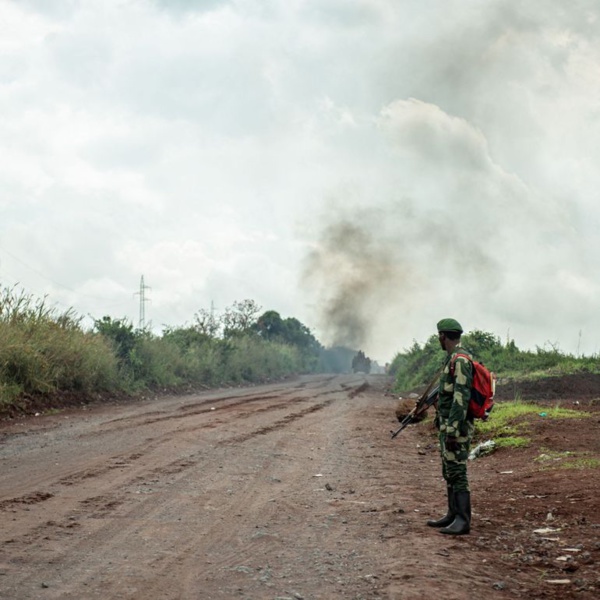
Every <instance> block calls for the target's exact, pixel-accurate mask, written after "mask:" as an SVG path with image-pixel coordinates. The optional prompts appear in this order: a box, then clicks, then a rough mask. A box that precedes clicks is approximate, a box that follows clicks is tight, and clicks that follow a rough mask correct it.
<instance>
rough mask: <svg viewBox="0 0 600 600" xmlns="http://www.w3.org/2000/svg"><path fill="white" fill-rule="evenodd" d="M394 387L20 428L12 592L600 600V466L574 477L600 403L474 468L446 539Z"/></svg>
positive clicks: (7, 567) (1, 554)
mask: <svg viewBox="0 0 600 600" xmlns="http://www.w3.org/2000/svg"><path fill="white" fill-rule="evenodd" d="M388 384H389V380H388V379H387V378H385V377H383V376H363V375H346V376H329V377H317V376H314V377H304V378H300V379H297V380H294V381H291V382H287V383H279V384H273V385H268V386H258V387H253V388H247V389H239V390H220V391H213V392H207V393H203V394H195V395H194V394H191V395H187V396H180V397H173V396H172V397H165V398H160V399H152V400H146V401H143V402H138V403H136V404H131V403H126V404H120V405H119V404H116V405H112V406H106V407H102V406H100V407H93V408H88V409H87V410H82V409H79V410H70V411H64V412H61V413H59V414H55V415H49V416H40V417H37V418H27V419H19V420H16V421H13V422H12V423H9V424H6V423H5V424H4V425H3V426H2V428H1V429H0V464H1V467H2V468H1V469H0V512H1V513H2V515H1V516H2V523H3V527H2V530H1V532H0V597H1V598H7V599H8V598H10V599H13V600H25V599H27V600H30V599H34V598H35V599H38V598H44V599H67V598H74V599H75V598H77V599H80V598H86V599H88V598H89V599H94V598H98V599H100V598H101V599H103V600H106V599H112V598H115V599H116V598H120V599H142V598H143V599H144V600H147V599H148V598H161V599H166V600H169V599H173V600H175V599H178V600H179V599H190V600H191V599H194V600H195V599H209V600H210V599H213V598H215V599H217V598H224V599H230V598H245V599H250V598H252V599H262V598H264V599H276V598H280V599H283V598H294V599H296V600H299V599H302V598H304V599H306V600H308V599H317V598H320V599H328V600H329V599H331V598H351V599H356V600H358V599H376V598H391V599H405V598H406V599H412V600H418V599H427V600H429V599H431V598H435V597H443V598H445V599H446V600H460V599H475V598H481V597H489V596H493V597H497V598H503V597H506V598H508V597H516V598H556V599H558V598H581V599H584V600H590V599H591V598H597V597H598V591H599V590H600V576H599V575H598V566H597V565H598V561H600V535H599V534H600V518H599V517H598V515H599V514H600V511H599V510H598V509H599V508H600V502H599V500H598V499H599V498H600V482H599V480H598V472H599V471H598V470H597V469H593V468H587V469H575V468H571V469H565V468H561V467H563V466H564V465H565V464H566V457H569V456H571V457H572V456H578V457H587V458H590V459H591V458H594V457H600V446H599V444H600V435H599V434H600V431H599V430H600V412H598V407H597V404H596V403H595V402H594V400H593V398H592V397H585V398H580V399H578V398H575V397H574V396H568V395H565V396H564V398H562V399H561V402H564V403H566V404H570V405H571V406H573V407H575V408H576V409H577V410H589V411H592V412H593V414H594V416H593V417H591V418H589V417H588V418H583V417H582V418H581V419H574V420H569V421H551V420H549V419H545V418H542V417H540V418H539V420H537V421H535V422H534V424H533V425H532V427H531V431H530V437H531V439H532V443H531V445H530V447H529V448H525V449H518V450H500V451H498V452H496V453H495V454H493V455H491V456H488V457H485V458H481V459H478V460H476V461H473V462H472V463H471V465H470V472H471V481H472V488H473V492H472V493H473V511H474V521H473V531H472V533H471V534H470V535H469V536H462V537H459V538H448V537H446V536H442V535H440V534H439V533H438V532H437V531H434V530H432V529H430V528H427V527H426V526H425V525H424V522H425V521H426V520H427V518H430V517H432V516H439V514H441V512H442V511H443V509H444V497H443V493H444V492H443V482H442V481H441V477H440V473H439V458H438V454H437V452H438V451H437V448H436V445H435V436H434V434H433V432H432V431H431V430H430V428H429V426H428V425H427V423H421V424H419V425H414V426H410V427H408V428H407V429H406V430H405V431H403V432H402V434H401V436H399V437H398V438H397V439H395V440H393V441H392V440H390V439H389V431H390V429H393V428H395V427H396V425H397V422H396V421H395V416H394V407H395V404H396V398H394V397H393V396H390V395H389V394H387V393H386V389H387V386H388ZM598 396H600V394H598ZM576 401H579V404H574V402H576ZM542 402H543V401H542ZM551 402H554V403H555V402H556V400H552V401H551ZM542 406H543V404H542ZM540 412H541V411H540ZM541 448H543V451H542V450H540V449H541ZM566 452H569V453H571V454H566ZM573 453H575V454H573ZM541 454H545V456H546V457H547V458H542V459H540V455H541ZM582 464H583V463H582ZM589 464H590V465H591V464H593V463H591V462H590V463H589Z"/></svg>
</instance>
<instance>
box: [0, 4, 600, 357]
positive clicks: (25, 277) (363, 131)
mask: <svg viewBox="0 0 600 600" xmlns="http://www.w3.org/2000/svg"><path fill="white" fill-rule="evenodd" d="M599 166H600V4H599V3H598V2H597V0H573V1H572V2H569V3H568V4H567V3H565V2H564V1H563V0H530V1H528V2H522V1H519V0H487V1H486V2H482V1H481V0H403V1H402V2H399V1H398V0H286V1H285V2H281V1H280V0H54V1H52V2H50V1H48V0H15V1H11V0H0V215H1V218H0V282H1V284H2V286H3V287H6V286H13V285H18V286H20V287H22V288H24V289H25V290H26V291H27V292H28V293H31V294H33V295H35V296H44V295H47V297H48V299H49V300H50V301H51V302H52V303H53V304H56V306H57V307H58V308H60V309H66V308H68V307H73V308H74V309H75V310H76V311H77V312H78V313H79V314H82V315H91V316H92V317H95V318H99V317H101V316H103V315H111V316H113V317H115V318H122V317H127V318H128V319H129V320H131V321H132V322H133V323H135V324H137V322H138V319H139V299H140V296H139V295H135V294H136V292H138V291H139V286H140V278H141V276H142V275H143V276H144V282H145V284H146V285H147V286H148V287H149V289H148V290H146V292H145V293H146V299H147V300H148V301H147V302H146V304H145V309H146V311H145V312H146V320H147V321H151V323H152V325H153V327H154V328H155V329H156V330H159V331H160V330H161V328H162V326H163V325H170V326H180V325H184V324H186V323H190V322H191V321H192V320H193V316H194V314H195V313H196V312H197V311H198V310H199V309H201V308H205V309H210V307H211V306H213V307H214V308H215V310H216V311H217V312H218V311H220V310H223V309H224V308H225V307H226V306H229V305H231V304H232V303H233V302H234V301H241V300H244V299H253V300H255V301H256V302H257V303H258V304H259V305H260V306H261V307H263V308H264V309H265V310H266V309H274V310H277V311H279V312H280V313H281V315H282V316H284V317H288V316H294V317H296V318H298V319H300V320H301V321H302V322H303V323H305V324H306V325H308V326H309V327H310V328H311V329H312V330H313V332H314V333H315V334H316V335H317V337H318V338H319V339H320V340H321V341H322V342H324V343H347V344H350V345H352V346H353V347H361V348H363V349H364V350H365V351H366V352H367V353H368V354H369V355H371V356H372V357H374V358H376V359H378V360H380V361H385V360H389V359H390V358H391V357H392V356H393V355H394V353H395V352H397V351H399V350H402V349H403V348H406V347H408V346H409V345H410V344H411V343H412V341H413V340H417V341H419V342H423V341H425V340H426V339H427V337H428V336H429V335H430V334H431V333H433V332H434V329H435V323H436V322H437V320H438V319H440V318H442V317H446V316H454V317H456V318H458V319H459V320H460V321H461V322H462V323H463V326H464V327H465V329H466V330H473V329H482V330H485V331H489V332H492V333H494V334H496V335H498V336H499V337H500V338H501V339H502V340H503V341H504V340H505V339H507V337H510V338H511V339H514V340H515V342H516V343H517V345H518V346H519V347H522V348H535V347H536V346H539V347H548V345H551V346H554V347H558V348H560V349H561V350H562V351H565V352H572V353H577V352H581V353H586V354H592V353H598V352H599V351H600V310H599V306H600V236H599V235H598V232H599V229H600V202H599V198H598V196H599V190H600V169H599Z"/></svg>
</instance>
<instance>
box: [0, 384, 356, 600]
mask: <svg viewBox="0 0 600 600" xmlns="http://www.w3.org/2000/svg"><path fill="white" fill-rule="evenodd" d="M350 389H351V390H352V389H354V388H353V387H352V386H350ZM333 393H338V394H341V395H342V397H347V396H348V395H349V394H348V392H347V390H344V391H343V392H341V391H340V389H337V390H326V391H325V392H322V394H321V395H330V394H333ZM254 398H255V399H256V400H257V401H258V400H259V398H258V397H256V396H254ZM269 398H271V397H270V396H268V397H265V396H262V397H261V398H260V399H261V400H263V401H268V400H269ZM279 399H280V401H279V402H276V403H273V404H269V405H267V406H264V407H260V408H258V409H256V407H255V406H253V407H250V406H248V411H244V412H240V410H243V409H244V408H245V407H246V405H247V404H248V403H247V399H245V400H240V401H237V402H234V403H230V404H229V405H227V406H222V407H221V408H222V409H230V411H231V419H230V420H229V421H227V422H225V423H223V422H220V423H218V424H217V425H216V427H219V426H220V425H223V424H225V425H226V424H228V423H231V422H232V421H235V423H236V425H238V424H239V422H240V418H242V419H248V418H250V417H252V416H254V417H256V416H257V415H261V416H262V417H263V418H264V417H265V416H268V415H269V413H273V412H274V411H279V410H282V409H283V410H286V409H289V408H294V407H297V406H298V404H307V403H308V404H310V405H309V406H306V407H304V408H302V409H301V410H299V411H298V410H296V411H293V412H290V413H289V414H287V415H285V416H284V417H283V418H280V419H278V420H277V421H275V422H273V423H269V424H268V425H264V426H260V427H255V426H254V427H253V428H252V430H250V431H247V432H245V433H242V434H237V435H233V436H231V437H229V438H224V439H222V440H220V441H217V443H216V445H215V446H213V447H231V446H235V445H238V444H243V443H244V442H248V441H250V440H253V439H254V438H256V437H257V436H263V435H267V434H269V433H273V432H277V431H279V430H281V429H283V428H285V427H287V426H289V425H291V424H293V423H295V422H297V421H298V420H300V419H302V418H303V417H306V416H308V415H311V414H313V413H316V412H318V411H320V410H323V409H324V408H327V407H328V406H330V405H331V404H332V403H333V402H334V401H335V400H336V398H329V399H327V400H325V401H320V402H319V401H315V400H311V399H310V398H305V397H298V396H294V397H292V398H289V399H285V400H283V401H281V396H280V397H279ZM213 401H214V399H210V400H208V401H207V402H213ZM203 412H207V411H203ZM211 412H212V411H211ZM191 414H193V415H194V416H197V415H198V413H196V412H194V413H191ZM200 414H201V413H200ZM188 416H190V415H189V414H188ZM161 421H162V420H161ZM139 426H140V424H137V425H134V427H139ZM207 426H209V425H208V424H192V425H189V426H185V427H178V428H177V429H175V430H174V431H167V432H165V433H163V434H161V435H160V436H158V437H155V438H153V439H152V440H150V441H148V440H147V441H146V442H145V443H144V444H143V445H142V446H141V447H139V446H138V447H137V448H136V451H135V452H129V453H125V454H120V455H116V456H113V457H111V458H109V459H107V460H108V461H110V462H109V464H106V460H105V461H104V464H102V465H99V466H97V467H86V468H85V469H81V470H79V471H75V472H73V473H70V474H68V475H67V476H63V477H61V478H60V479H58V480H56V481H54V482H52V483H51V484H50V485H49V486H47V487H48V488H49V489H51V490H52V491H51V492H50V491H49V492H32V493H31V494H28V495H24V496H21V497H17V498H9V499H7V500H4V501H3V502H2V504H0V509H3V508H4V509H7V508H11V509H13V510H15V508H19V507H20V505H22V504H23V505H24V504H26V503H29V504H34V503H41V502H44V503H47V504H48V508H47V512H48V513H49V514H52V519H50V520H47V521H44V522H43V523H41V524H39V525H34V526H31V527H27V528H26V531H24V532H23V531H22V532H21V533H20V535H17V536H10V538H9V539H8V540H6V541H5V544H6V545H7V546H10V551H11V552H16V556H15V558H16V559H18V556H19V555H21V556H27V548H29V547H30V546H31V544H35V545H36V546H38V547H39V548H40V552H44V553H46V554H51V555H52V556H53V558H52V560H53V561H54V562H55V563H56V564H58V563H60V562H61V561H63V560H66V559H67V557H68V556H69V555H70V554H72V553H73V551H74V550H76V549H77V548H78V546H79V544H81V545H82V551H83V548H85V547H86V546H88V545H89V537H90V536H91V537H92V538H93V539H94V540H95V544H96V545H97V546H102V547H103V548H105V551H104V552H105V553H106V555H107V556H109V555H110V554H111V552H112V551H113V550H115V549H117V548H118V547H120V545H122V544H125V543H126V540H127V537H128V536H129V535H132V532H131V527H130V526H129V527H125V528H124V529H123V531H116V530H115V525H114V522H115V520H117V521H119V522H121V523H128V524H129V523H136V522H140V521H142V520H146V521H148V520H150V521H152V520H157V521H160V520H161V514H162V513H163V512H165V511H166V512H168V508H165V505H162V504H160V503H159V504H158V505H157V504H156V501H155V498H156V496H157V494H158V495H160V494H161V493H163V492H164V491H165V489H164V488H165V486H167V485H168V486H169V487H170V488H171V489H173V488H174V486H176V485H177V483H178V481H179V480H182V479H184V478H186V477H188V478H189V477H191V476H192V475H193V470H194V469H196V470H202V471H206V470H207V469H208V470H209V471H210V472H211V473H213V475H212V476H213V477H216V475H217V474H218V466H217V467H216V466H215V465H214V464H210V461H209V462H206V460H205V458H206V456H205V455H206V452H205V451H204V450H196V451H195V452H192V453H191V454H188V455H187V456H186V457H179V458H177V459H175V460H171V461H169V462H166V463H165V464H161V465H159V466H154V467H153V468H151V469H148V466H149V465H148V464H147V461H148V454H149V453H151V452H153V451H156V450H158V449H160V446H161V445H162V444H163V443H164V441H165V440H168V439H169V438H171V437H172V436H175V435H181V434H182V433H185V432H193V431H196V430H198V428H205V427H207ZM138 462H139V463H141V464H139V465H137V463H138ZM136 465H137V466H138V468H135V467H136ZM115 472H117V475H120V477H119V476H117V477H115ZM203 474H204V475H205V473H203ZM167 478H171V480H170V481H165V479H167ZM92 482H93V485H92V486H91V489H89V490H87V489H80V490H79V491H76V489H77V488H82V486H83V487H84V488H87V487H90V483H92ZM143 486H147V487H146V489H144V488H143ZM148 486H152V488H150V487H148ZM136 487H137V488H138V489H134V488H136ZM65 489H69V494H70V495H71V496H73V495H76V494H77V493H79V494H80V495H82V499H80V500H79V502H78V504H77V505H75V506H73V504H72V503H70V504H68V505H67V509H66V510H65V508H64V506H63V502H62V499H61V494H62V493H63V490H65ZM99 490H102V493H98V491H99ZM178 502H180V500H178ZM243 503H244V502H243V501H242V504H243ZM166 506H167V507H168V503H167V505H166ZM188 510H190V511H191V512H192V513H193V510H192V509H191V508H188ZM93 521H96V522H97V524H96V525H91V523H92V522H93ZM98 524H99V525H98ZM82 528H83V529H84V530H85V531H86V532H87V535H86V537H85V539H84V540H82V541H81V542H79V543H77V541H76V543H75V544H74V545H73V543H72V540H73V534H75V533H78V532H80V531H82ZM117 529H119V528H118V527H117ZM180 537H181V534H179V536H178V539H177V540H173V545H175V544H177V545H181V541H182V540H181V539H179V538H180ZM66 539H69V540H70V542H69V550H67V549H65V548H58V549H57V546H59V547H60V546H61V541H64V540H66ZM192 546H193V542H190V548H191V547H192ZM111 548H112V549H113V550H110V549H111ZM157 548H158V547H157ZM155 550H156V552H157V553H159V555H160V556H159V558H158V559H157V560H159V561H160V562H164V561H165V560H166V558H165V554H164V552H161V551H159V550H158V549H155ZM52 560H51V561H50V564H52ZM177 560H179V559H177ZM82 577H83V576H82ZM80 582H81V581H80ZM49 597H50V596H49Z"/></svg>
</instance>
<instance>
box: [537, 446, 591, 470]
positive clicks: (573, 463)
mask: <svg viewBox="0 0 600 600" xmlns="http://www.w3.org/2000/svg"><path fill="white" fill-rule="evenodd" d="M565 459H566V460H565ZM535 461H536V462H539V463H541V464H542V469H598V468H600V459H598V458H596V457H593V456H589V453H587V452H569V451H565V452H556V451H552V450H548V449H546V448H543V449H542V453H541V454H540V455H539V456H538V457H537V458H536V459H535Z"/></svg>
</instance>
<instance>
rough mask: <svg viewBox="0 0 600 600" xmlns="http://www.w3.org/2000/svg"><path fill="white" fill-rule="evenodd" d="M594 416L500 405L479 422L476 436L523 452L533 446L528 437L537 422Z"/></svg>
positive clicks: (517, 402)
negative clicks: (520, 449)
mask: <svg viewBox="0 0 600 600" xmlns="http://www.w3.org/2000/svg"><path fill="white" fill-rule="evenodd" d="M589 416H591V415H590V413H587V412H583V411H577V410H572V409H569V408H562V407H560V406H559V405H556V406H554V407H551V408H544V407H540V405H538V404H533V403H531V402H526V401H523V400H521V399H516V400H514V401H511V402H497V403H496V404H495V406H494V410H493V411H492V414H491V415H490V417H489V419H488V420H487V421H477V422H476V425H475V435H476V437H477V438H478V439H480V438H481V439H483V438H485V439H493V440H494V441H495V442H496V445H497V446H500V447H502V446H504V447H510V448H521V447H524V446H527V445H528V444H529V442H530V440H529V438H528V437H527V431H528V429H529V426H530V425H531V423H532V422H533V419H536V418H538V419H540V418H541V419H573V418H585V417H589Z"/></svg>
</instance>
